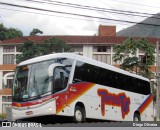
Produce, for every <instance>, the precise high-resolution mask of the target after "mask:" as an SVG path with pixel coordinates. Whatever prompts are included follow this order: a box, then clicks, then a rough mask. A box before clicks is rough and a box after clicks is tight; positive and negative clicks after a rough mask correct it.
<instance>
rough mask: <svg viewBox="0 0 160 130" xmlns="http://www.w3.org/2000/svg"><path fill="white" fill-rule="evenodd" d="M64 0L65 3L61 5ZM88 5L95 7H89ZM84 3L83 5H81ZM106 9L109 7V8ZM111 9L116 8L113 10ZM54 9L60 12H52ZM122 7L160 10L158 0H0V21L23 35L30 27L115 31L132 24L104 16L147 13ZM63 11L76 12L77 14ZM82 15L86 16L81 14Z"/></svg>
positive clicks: (50, 32)
mask: <svg viewBox="0 0 160 130" xmlns="http://www.w3.org/2000/svg"><path fill="white" fill-rule="evenodd" d="M40 2H41V3H40ZM60 2H61V3H60ZM62 2H63V3H62ZM2 3H9V4H15V5H21V6H27V7H32V8H39V9H44V10H49V11H50V12H48V11H40V10H33V9H26V8H18V7H15V6H6V5H4V4H2ZM64 3H68V4H67V5H66V4H65V6H62V5H64ZM57 4H59V5H57ZM73 4H74V5H73ZM75 4H76V5H80V6H81V8H75ZM69 6H72V7H69ZM73 6H74V8H73ZM88 6H92V7H96V8H94V10H91V8H90V7H88ZM84 7H85V9H82V8H84ZM92 9H93V8H92ZM95 9H96V10H95ZM98 9H101V10H98ZM107 9H111V10H112V12H111V11H110V12H109V11H108V10H107ZM115 10H119V11H116V12H115ZM55 11H57V12H61V13H55ZM113 11H114V13H113ZM124 11H127V13H128V12H129V11H130V12H131V11H132V12H136V13H134V15H143V16H144V14H140V13H148V14H156V13H160V0H134V1H131V0H0V23H3V24H4V26H6V27H8V28H9V27H13V28H17V29H19V30H21V31H22V32H23V34H24V35H25V36H27V35H29V33H30V32H31V31H32V29H33V28H38V29H40V30H41V31H43V35H95V34H96V35H97V33H98V26H99V25H100V24H101V25H111V26H116V31H117V32H118V31H120V30H122V29H125V28H127V27H129V26H132V25H134V24H131V23H124V22H116V21H112V20H108V19H114V20H120V21H124V20H125V21H132V22H135V23H138V22H140V21H142V20H144V19H146V18H147V17H148V16H151V15H145V17H142V16H133V15H127V14H125V15H124V14H120V13H124ZM63 12H64V13H70V14H78V15H81V17H80V16H77V15H68V14H64V13H63ZM82 15H85V16H90V17H82ZM93 17H94V18H93ZM95 17H98V18H101V19H97V18H95Z"/></svg>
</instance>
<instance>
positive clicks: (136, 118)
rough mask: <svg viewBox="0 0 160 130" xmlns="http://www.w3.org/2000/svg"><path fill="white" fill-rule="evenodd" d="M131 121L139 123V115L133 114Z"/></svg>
mask: <svg viewBox="0 0 160 130" xmlns="http://www.w3.org/2000/svg"><path fill="white" fill-rule="evenodd" d="M133 121H141V117H140V115H139V114H134V118H133Z"/></svg>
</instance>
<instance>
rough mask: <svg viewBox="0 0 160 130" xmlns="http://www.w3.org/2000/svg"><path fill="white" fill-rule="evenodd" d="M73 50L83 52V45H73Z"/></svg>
mask: <svg viewBox="0 0 160 130" xmlns="http://www.w3.org/2000/svg"><path fill="white" fill-rule="evenodd" d="M72 48H73V50H74V52H83V46H73V47H72Z"/></svg>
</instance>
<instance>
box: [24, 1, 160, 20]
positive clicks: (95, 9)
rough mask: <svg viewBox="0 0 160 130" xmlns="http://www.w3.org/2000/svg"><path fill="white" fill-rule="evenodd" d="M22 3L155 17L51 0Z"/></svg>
mask: <svg viewBox="0 0 160 130" xmlns="http://www.w3.org/2000/svg"><path fill="white" fill-rule="evenodd" d="M23 1H28V2H34V3H43V4H50V5H59V6H65V7H72V8H79V9H86V10H92V11H97V12H103V13H104V12H107V13H112V14H121V15H130V16H136V17H144V18H148V16H146V15H150V16H151V15H155V14H149V13H140V12H135V13H139V14H135V13H133V12H132V13H131V11H124V10H121V11H120V10H115V9H105V8H98V7H94V6H82V5H79V4H72V3H70V4H69V3H64V2H58V1H51V0H47V1H48V2H46V0H43V1H37V0H23ZM140 14H141V15H140ZM142 14H143V15H142ZM144 14H145V15H144ZM151 18H155V19H160V17H155V16H152V17H151Z"/></svg>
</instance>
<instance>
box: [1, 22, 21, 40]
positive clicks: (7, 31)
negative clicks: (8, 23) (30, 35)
mask: <svg viewBox="0 0 160 130" xmlns="http://www.w3.org/2000/svg"><path fill="white" fill-rule="evenodd" d="M21 36H23V33H22V31H20V30H18V29H15V28H6V27H5V26H4V25H3V24H2V23H1V24H0V40H6V39H11V38H15V37H21Z"/></svg>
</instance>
